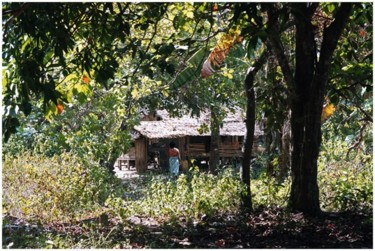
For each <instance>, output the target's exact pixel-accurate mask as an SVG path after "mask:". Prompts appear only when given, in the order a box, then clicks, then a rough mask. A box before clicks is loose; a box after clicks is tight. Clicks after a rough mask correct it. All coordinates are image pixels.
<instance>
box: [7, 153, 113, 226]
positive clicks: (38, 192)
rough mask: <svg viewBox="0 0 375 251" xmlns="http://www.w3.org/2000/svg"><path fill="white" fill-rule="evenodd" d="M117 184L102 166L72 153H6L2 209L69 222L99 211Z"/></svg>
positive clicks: (30, 218) (29, 216) (28, 217)
mask: <svg viewBox="0 0 375 251" xmlns="http://www.w3.org/2000/svg"><path fill="white" fill-rule="evenodd" d="M119 185H120V182H119V181H118V180H116V178H114V177H112V176H111V175H109V174H108V173H107V171H106V170H105V169H103V168H102V167H99V166H97V165H95V164H94V163H91V162H90V161H86V160H82V159H80V158H78V157H77V156H75V155H73V154H69V153H63V154H61V155H60V156H53V157H45V156H42V155H32V154H31V153H29V152H25V153H23V154H19V155H17V156H15V157H9V156H5V159H4V162H3V209H4V210H5V211H6V212H7V213H8V214H10V215H12V216H15V217H18V218H23V219H28V220H33V219H38V220H39V221H40V222H72V221H74V220H79V219H81V218H82V217H87V216H88V215H90V214H91V215H92V216H96V214H98V213H100V212H101V206H102V205H103V204H104V202H105V200H106V199H107V197H108V196H109V194H111V193H113V192H116V191H117V192H120V190H119Z"/></svg>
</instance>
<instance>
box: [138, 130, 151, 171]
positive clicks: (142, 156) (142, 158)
mask: <svg viewBox="0 0 375 251" xmlns="http://www.w3.org/2000/svg"><path fill="white" fill-rule="evenodd" d="M147 154H148V153H147V139H146V138H145V137H140V138H139V139H136V140H135V168H136V169H137V172H138V173H142V172H145V171H146V170H147Z"/></svg>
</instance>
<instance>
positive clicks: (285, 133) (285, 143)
mask: <svg viewBox="0 0 375 251" xmlns="http://www.w3.org/2000/svg"><path fill="white" fill-rule="evenodd" d="M281 131H282V132H281V133H282V135H281V147H280V148H281V149H280V150H281V152H280V157H279V169H280V170H279V174H278V177H277V179H278V180H279V181H280V182H282V181H284V179H285V178H286V177H287V174H288V171H289V170H290V167H291V154H290V152H291V140H292V138H291V130H290V113H288V115H287V117H286V119H285V121H284V124H283V127H282V130H281Z"/></svg>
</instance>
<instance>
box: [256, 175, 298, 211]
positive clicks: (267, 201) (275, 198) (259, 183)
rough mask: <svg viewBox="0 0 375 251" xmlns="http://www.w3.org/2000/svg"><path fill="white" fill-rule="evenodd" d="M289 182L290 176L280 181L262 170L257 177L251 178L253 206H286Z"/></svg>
mask: <svg viewBox="0 0 375 251" xmlns="http://www.w3.org/2000/svg"><path fill="white" fill-rule="evenodd" d="M290 184H291V178H290V177H288V178H286V179H285V180H283V181H280V180H278V179H277V178H275V177H273V176H272V177H270V176H268V175H267V174H266V172H263V173H262V174H260V175H259V177H258V178H257V179H254V180H251V194H252V201H253V204H254V206H255V207H256V206H266V207H271V206H275V205H277V206H281V207H285V206H287V204H288V199H289V193H290Z"/></svg>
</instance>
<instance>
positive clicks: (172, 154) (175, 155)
mask: <svg viewBox="0 0 375 251" xmlns="http://www.w3.org/2000/svg"><path fill="white" fill-rule="evenodd" d="M168 156H169V172H170V173H171V174H172V175H173V176H174V177H177V175H178V169H179V166H180V159H181V157H180V151H179V150H178V149H177V148H176V144H175V143H174V142H173V141H172V142H171V143H169V149H168Z"/></svg>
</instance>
